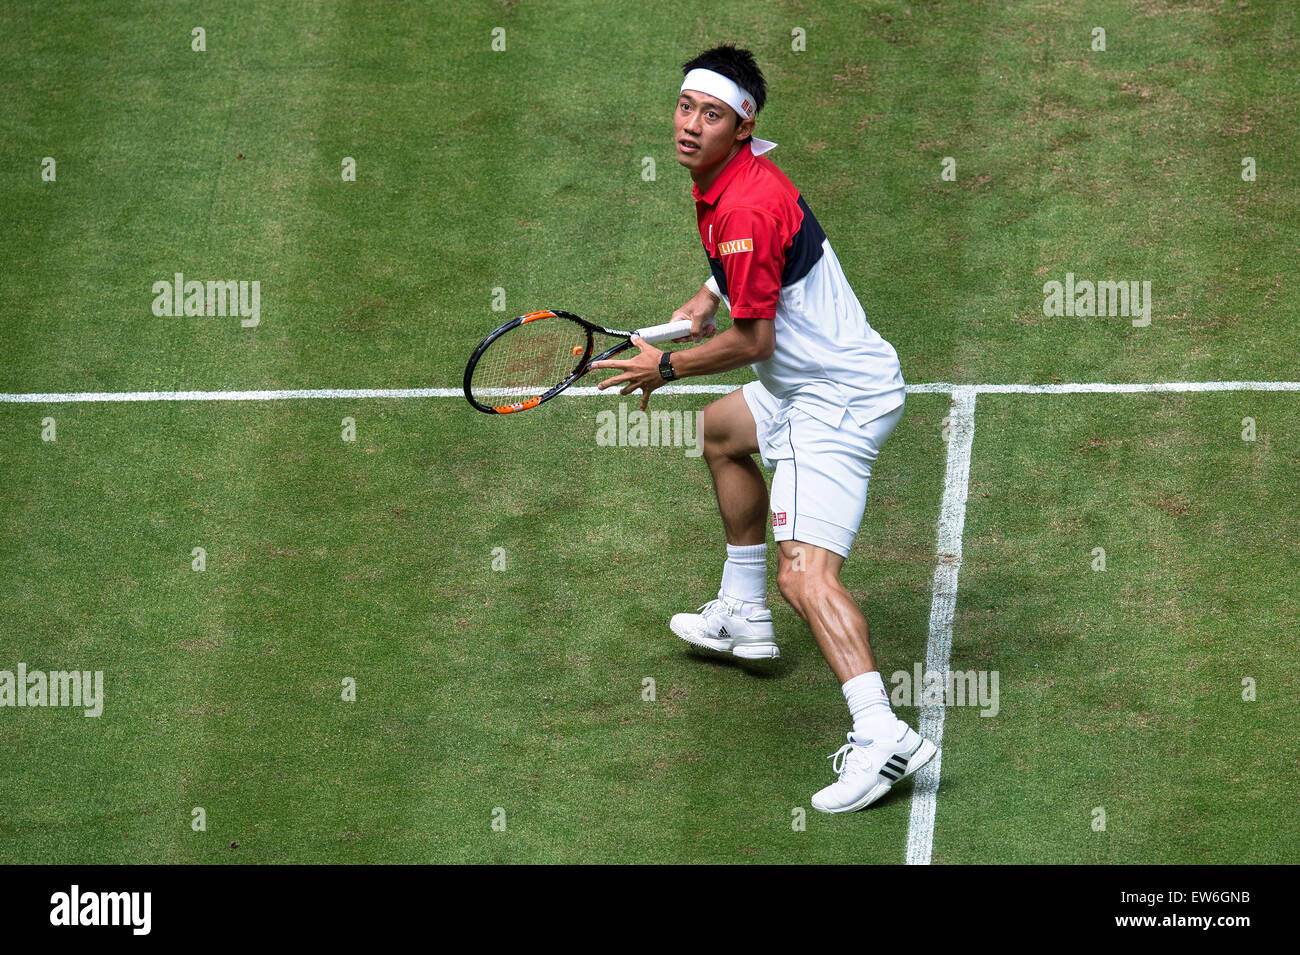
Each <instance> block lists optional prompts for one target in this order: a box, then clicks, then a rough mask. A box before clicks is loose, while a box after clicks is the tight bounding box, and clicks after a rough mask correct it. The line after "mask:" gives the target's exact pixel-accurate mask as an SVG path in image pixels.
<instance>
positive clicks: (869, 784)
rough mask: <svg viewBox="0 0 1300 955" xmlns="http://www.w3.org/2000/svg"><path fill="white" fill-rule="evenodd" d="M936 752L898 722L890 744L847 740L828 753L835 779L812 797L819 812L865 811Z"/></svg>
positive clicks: (931, 744)
mask: <svg viewBox="0 0 1300 955" xmlns="http://www.w3.org/2000/svg"><path fill="white" fill-rule="evenodd" d="M938 751H939V748H938V747H937V746H935V745H934V744H933V743H932V742H930V741H929V740H928V739H925V738H924V737H922V736H921V734H919V733H917V732H916V730H914V729H912V728H911V727H910V726H908V725H907V724H906V723H904V722H903V721H902V720H899V721H898V738H897V739H895V740H893V741H887V740H883V741H880V740H869V739H858V738H856V737H855V736H854V735H853V734H852V733H850V734H849V741H848V742H847V743H845V744H844V745H843V746H841V747H840V748H839V749H838V750H836V751H835V752H834V753H832V754H831V755H830V756H829V757H828V759H833V760H834V761H835V762H833V763H832V764H831V765H832V766H833V767H834V768H835V772H837V773H839V777H840V778H839V779H838V780H836V781H835V782H833V783H831V784H830V785H829V786H827V787H826V788H825V789H823V790H821V791H820V792H818V793H816V794H815V795H814V796H813V797H812V804H813V808H814V809H816V810H818V811H819V812H856V811H857V810H859V809H865V808H866V807H867V806H870V805H871V804H872V803H873V802H875V801H876V800H877V799H879V798H880V797H881V796H883V795H884V794H885V793H887V792H889V790H890V787H892V786H893V785H894V783H896V782H898V781H899V780H900V779H902V778H903V777H904V776H910V775H912V773H914V772H916V771H917V770H918V769H920V768H921V767H922V766H924V765H925V764H926V763H928V762H929V761H930V760H931V759H932V758H933V757H934V754H935V753H937V752H938Z"/></svg>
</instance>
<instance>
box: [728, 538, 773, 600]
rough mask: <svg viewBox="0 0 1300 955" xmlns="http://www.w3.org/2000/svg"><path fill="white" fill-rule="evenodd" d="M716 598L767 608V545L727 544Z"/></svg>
mask: <svg viewBox="0 0 1300 955" xmlns="http://www.w3.org/2000/svg"><path fill="white" fill-rule="evenodd" d="M718 596H719V597H726V598H728V599H730V600H735V601H739V602H740V603H747V604H756V605H758V606H759V607H766V606H767V544H754V545H752V546H745V547H742V546H737V545H735V544H728V545H727V562H726V563H725V564H723V565H722V587H721V588H720V589H719V590H718Z"/></svg>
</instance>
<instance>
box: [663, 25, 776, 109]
mask: <svg viewBox="0 0 1300 955" xmlns="http://www.w3.org/2000/svg"><path fill="white" fill-rule="evenodd" d="M691 70H712V71H713V72H715V73H721V74H722V75H723V76H725V77H726V78H727V79H729V80H731V81H732V82H733V83H735V84H736V85H737V86H740V87H741V88H742V89H745V90H748V91H749V92H750V93H752V94H753V96H754V115H755V116H757V115H758V113H759V111H760V110H761V109H762V108H763V104H764V103H766V102H767V81H766V80H765V79H763V71H762V70H760V69H759V68H758V64H757V63H755V62H754V54H753V53H750V52H749V51H748V50H738V49H736V47H734V46H731V45H727V46H715V47H714V48H713V49H712V50H705V51H704V52H703V53H701V54H700V55H699V56H697V57H696V58H695V59H693V60H691V61H689V62H688V63H684V64H683V65H682V75H683V76H685V75H686V74H687V73H689V72H690V71H691ZM736 122H737V125H739V123H740V117H739V116H737V117H736Z"/></svg>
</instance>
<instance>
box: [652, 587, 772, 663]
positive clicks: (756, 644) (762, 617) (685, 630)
mask: <svg viewBox="0 0 1300 955" xmlns="http://www.w3.org/2000/svg"><path fill="white" fill-rule="evenodd" d="M668 626H670V627H671V628H672V631H673V633H675V634H677V636H679V637H681V638H682V639H683V640H685V641H686V642H687V643H693V644H695V646H697V647H706V648H707V649H709V650H718V651H720V652H722V653H730V654H732V655H733V656H737V657H740V658H741V659H742V660H775V659H776V658H777V657H779V656H780V655H781V651H780V649H779V648H778V647H777V645H776V634H775V632H774V631H773V629H772V611H770V610H768V609H767V608H766V607H764V608H762V609H761V610H756V611H754V612H753V613H751V614H750V615H749V616H747V617H742V616H740V606H739V605H738V604H736V603H734V602H732V601H727V600H724V599H722V598H721V597H719V598H718V599H716V600H710V601H709V602H708V603H706V604H705V605H704V606H703V607H701V608H700V609H699V611H698V612H697V613H679V614H674V615H673V619H672V620H670V621H669V622H668Z"/></svg>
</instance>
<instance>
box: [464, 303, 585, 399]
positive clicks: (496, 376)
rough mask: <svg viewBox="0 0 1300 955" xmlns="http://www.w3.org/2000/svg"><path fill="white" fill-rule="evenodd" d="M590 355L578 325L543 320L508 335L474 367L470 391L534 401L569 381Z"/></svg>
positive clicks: (491, 346) (583, 332)
mask: <svg viewBox="0 0 1300 955" xmlns="http://www.w3.org/2000/svg"><path fill="white" fill-rule="evenodd" d="M586 351H587V330H586V329H585V328H583V327H582V326H581V325H579V324H578V323H577V322H570V321H564V320H561V319H541V320H538V321H532V322H527V323H525V324H523V325H520V326H518V327H517V328H513V329H511V330H510V331H508V332H506V333H505V334H504V335H502V336H501V337H500V338H498V339H497V340H496V341H494V342H493V343H492V344H491V345H489V346H488V348H487V351H485V352H484V353H483V354H482V355H481V356H479V360H478V364H477V365H475V366H474V372H473V375H472V376H471V378H470V390H471V391H473V392H474V394H476V395H482V396H483V397H488V398H532V397H536V396H538V395H542V394H544V393H546V392H547V391H549V390H550V389H551V388H553V387H555V386H556V385H558V384H559V383H560V382H562V381H564V380H565V379H566V378H568V377H569V376H570V375H571V374H573V372H574V371H575V370H576V369H577V367H578V364H579V362H581V361H582V358H583V355H585V354H586Z"/></svg>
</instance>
